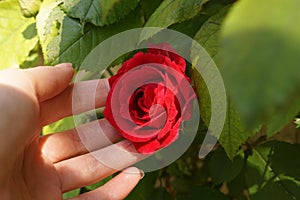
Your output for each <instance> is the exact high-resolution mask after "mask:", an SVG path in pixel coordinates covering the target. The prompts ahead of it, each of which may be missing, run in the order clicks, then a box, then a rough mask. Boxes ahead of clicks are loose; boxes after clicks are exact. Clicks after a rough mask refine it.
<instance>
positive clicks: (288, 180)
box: [245, 141, 300, 200]
mask: <svg viewBox="0 0 300 200" xmlns="http://www.w3.org/2000/svg"><path fill="white" fill-rule="evenodd" d="M299 153H300V146H299V145H293V144H288V143H284V142H276V141H273V142H268V143H266V144H264V145H261V146H259V147H258V148H256V149H254V150H253V155H252V156H250V157H249V158H248V160H247V167H246V174H245V175H246V183H247V185H248V187H249V192H250V195H251V199H254V200H256V199H274V200H282V199H284V200H289V199H291V200H292V199H298V198H299V197H300V190H299V189H300V182H299V178H300V176H299V175H300V161H298V160H297V159H295V157H294V156H296V157H297V156H298V155H299ZM296 179H298V180H296Z"/></svg>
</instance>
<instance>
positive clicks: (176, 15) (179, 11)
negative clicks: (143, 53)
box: [141, 0, 207, 40]
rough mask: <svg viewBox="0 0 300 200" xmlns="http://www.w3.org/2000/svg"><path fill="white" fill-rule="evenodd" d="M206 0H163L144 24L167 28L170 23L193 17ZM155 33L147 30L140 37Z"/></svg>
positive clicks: (144, 37)
mask: <svg viewBox="0 0 300 200" xmlns="http://www.w3.org/2000/svg"><path fill="white" fill-rule="evenodd" d="M205 2H207V0H204V1H202V0H165V1H163V2H162V3H161V4H160V6H159V7H158V8H157V9H156V10H155V12H154V13H153V14H152V15H151V17H150V18H149V20H148V21H147V23H146V24H145V26H147V27H161V28H167V27H169V26H170V25H172V24H175V23H180V22H183V21H186V20H189V19H192V18H193V17H195V16H196V15H197V14H198V13H199V12H200V11H201V8H202V5H203V4H204V3H205ZM155 33H157V31H156V30H154V31H151V32H150V31H149V32H147V33H145V34H144V35H143V37H142V38H141V39H142V40H143V39H147V38H149V37H150V36H152V35H154V34H155Z"/></svg>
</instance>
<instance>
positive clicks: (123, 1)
mask: <svg viewBox="0 0 300 200" xmlns="http://www.w3.org/2000/svg"><path fill="white" fill-rule="evenodd" d="M137 5H138V0H109V1H108V0H106V1H99V0H63V5H62V7H63V9H64V10H65V11H66V13H67V15H68V16H70V17H73V18H78V19H80V21H81V22H82V23H83V24H85V23H87V22H90V23H92V24H94V25H96V26H104V25H109V24H113V23H115V22H117V21H119V20H120V19H123V18H124V17H125V16H126V15H127V14H128V13H129V12H130V11H132V10H133V9H134V8H136V6H137Z"/></svg>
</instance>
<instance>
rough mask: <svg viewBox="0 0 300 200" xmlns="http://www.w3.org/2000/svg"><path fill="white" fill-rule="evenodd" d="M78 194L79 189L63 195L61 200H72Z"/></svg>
mask: <svg viewBox="0 0 300 200" xmlns="http://www.w3.org/2000/svg"><path fill="white" fill-rule="evenodd" d="M79 194H80V189H75V190H72V191H70V192H66V193H64V194H63V199H68V198H73V197H76V196H78V195H79Z"/></svg>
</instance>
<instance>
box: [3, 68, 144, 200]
mask: <svg viewBox="0 0 300 200" xmlns="http://www.w3.org/2000/svg"><path fill="white" fill-rule="evenodd" d="M72 77H73V69H72V67H71V65H70V64H60V65H58V66H56V67H37V68H32V69H26V70H20V69H10V70H4V71H1V72H0V106H1V112H0V163H1V166H0V168H1V169H0V195H1V199H14V200H15V199H38V200H40V199H43V200H47V199H49V200H56V199H61V198H62V193H64V192H67V191H70V190H72V189H75V188H80V187H83V186H86V185H90V184H93V183H95V182H97V181H100V180H101V179H103V178H104V177H106V176H108V175H111V174H113V173H115V172H116V171H117V170H116V169H113V168H110V167H108V166H106V165H104V164H102V163H101V162H99V161H97V160H96V159H95V158H94V157H93V156H92V155H91V154H90V153H88V151H87V150H86V148H85V146H84V145H83V144H82V142H81V140H80V138H79V136H78V133H77V131H76V129H74V130H69V131H65V132H61V133H56V134H52V135H47V136H43V137H40V132H41V128H42V127H43V126H44V125H47V124H49V123H52V122H55V121H57V120H59V119H61V118H64V117H66V116H69V115H72V103H76V104H77V105H80V106H79V108H78V109H77V110H75V111H74V110H73V112H75V113H80V112H84V111H87V110H90V109H93V108H94V106H95V105H91V104H89V103H88V102H89V101H88V100H87V99H88V96H87V95H89V94H90V93H91V92H93V91H94V89H95V88H96V89H97V90H96V91H97V92H96V95H95V96H96V97H95V98H96V102H97V103H96V107H102V106H104V105H105V99H106V95H107V92H108V89H107V87H106V85H107V84H105V83H106V80H104V79H103V80H100V81H86V82H81V83H76V84H77V86H78V87H77V86H76V90H77V92H78V93H76V94H78V95H77V96H76V97H75V98H72V91H73V87H74V85H72V84H69V82H70V81H71V79H72ZM97 123H99V124H100V126H101V128H102V129H103V132H104V133H103V134H104V135H102V136H100V137H102V138H103V140H99V141H98V140H97V141H96V144H95V152H97V153H98V154H100V155H101V154H104V153H105V152H107V151H101V149H103V148H104V147H106V148H105V149H106V150H107V149H109V150H110V149H111V150H110V157H111V158H112V159H113V160H117V161H120V162H119V163H118V167H119V168H125V167H128V166H130V165H132V164H134V163H135V162H137V161H139V160H141V159H143V156H142V155H140V156H137V155H132V154H130V153H129V152H128V151H132V146H131V144H130V143H129V142H128V141H125V140H123V141H121V142H118V143H116V144H112V145H111V144H109V143H108V142H107V139H106V140H105V139H104V138H106V137H108V138H109V139H111V140H112V141H115V142H117V141H118V140H119V139H120V138H119V135H118V134H117V133H116V131H115V130H114V129H113V128H112V127H111V126H110V125H109V123H108V122H107V121H106V120H105V119H101V120H98V121H95V122H91V123H89V124H85V125H83V126H82V127H81V129H82V130H83V131H84V134H86V135H88V137H89V138H93V134H94V135H96V134H98V136H97V137H99V133H96V130H97V127H96V125H98V124H97ZM113 147H118V148H121V149H124V152H126V153H124V155H122V154H117V155H115V154H114V149H115V148H113ZM140 172H141V171H140V170H138V169H137V168H135V167H130V168H127V169H126V170H124V171H123V172H121V173H120V174H118V175H117V176H116V177H114V178H113V179H112V180H111V181H109V182H108V183H106V184H105V185H104V186H102V187H100V188H98V189H96V190H94V191H91V192H89V193H85V194H82V195H80V196H79V197H76V198H75V199H78V200H79V199H91V200H93V199H123V198H125V197H126V196H127V195H128V194H129V192H130V191H131V190H132V189H133V188H134V187H135V186H136V184H137V183H138V182H139V180H140V179H141V177H142V173H140Z"/></svg>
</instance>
